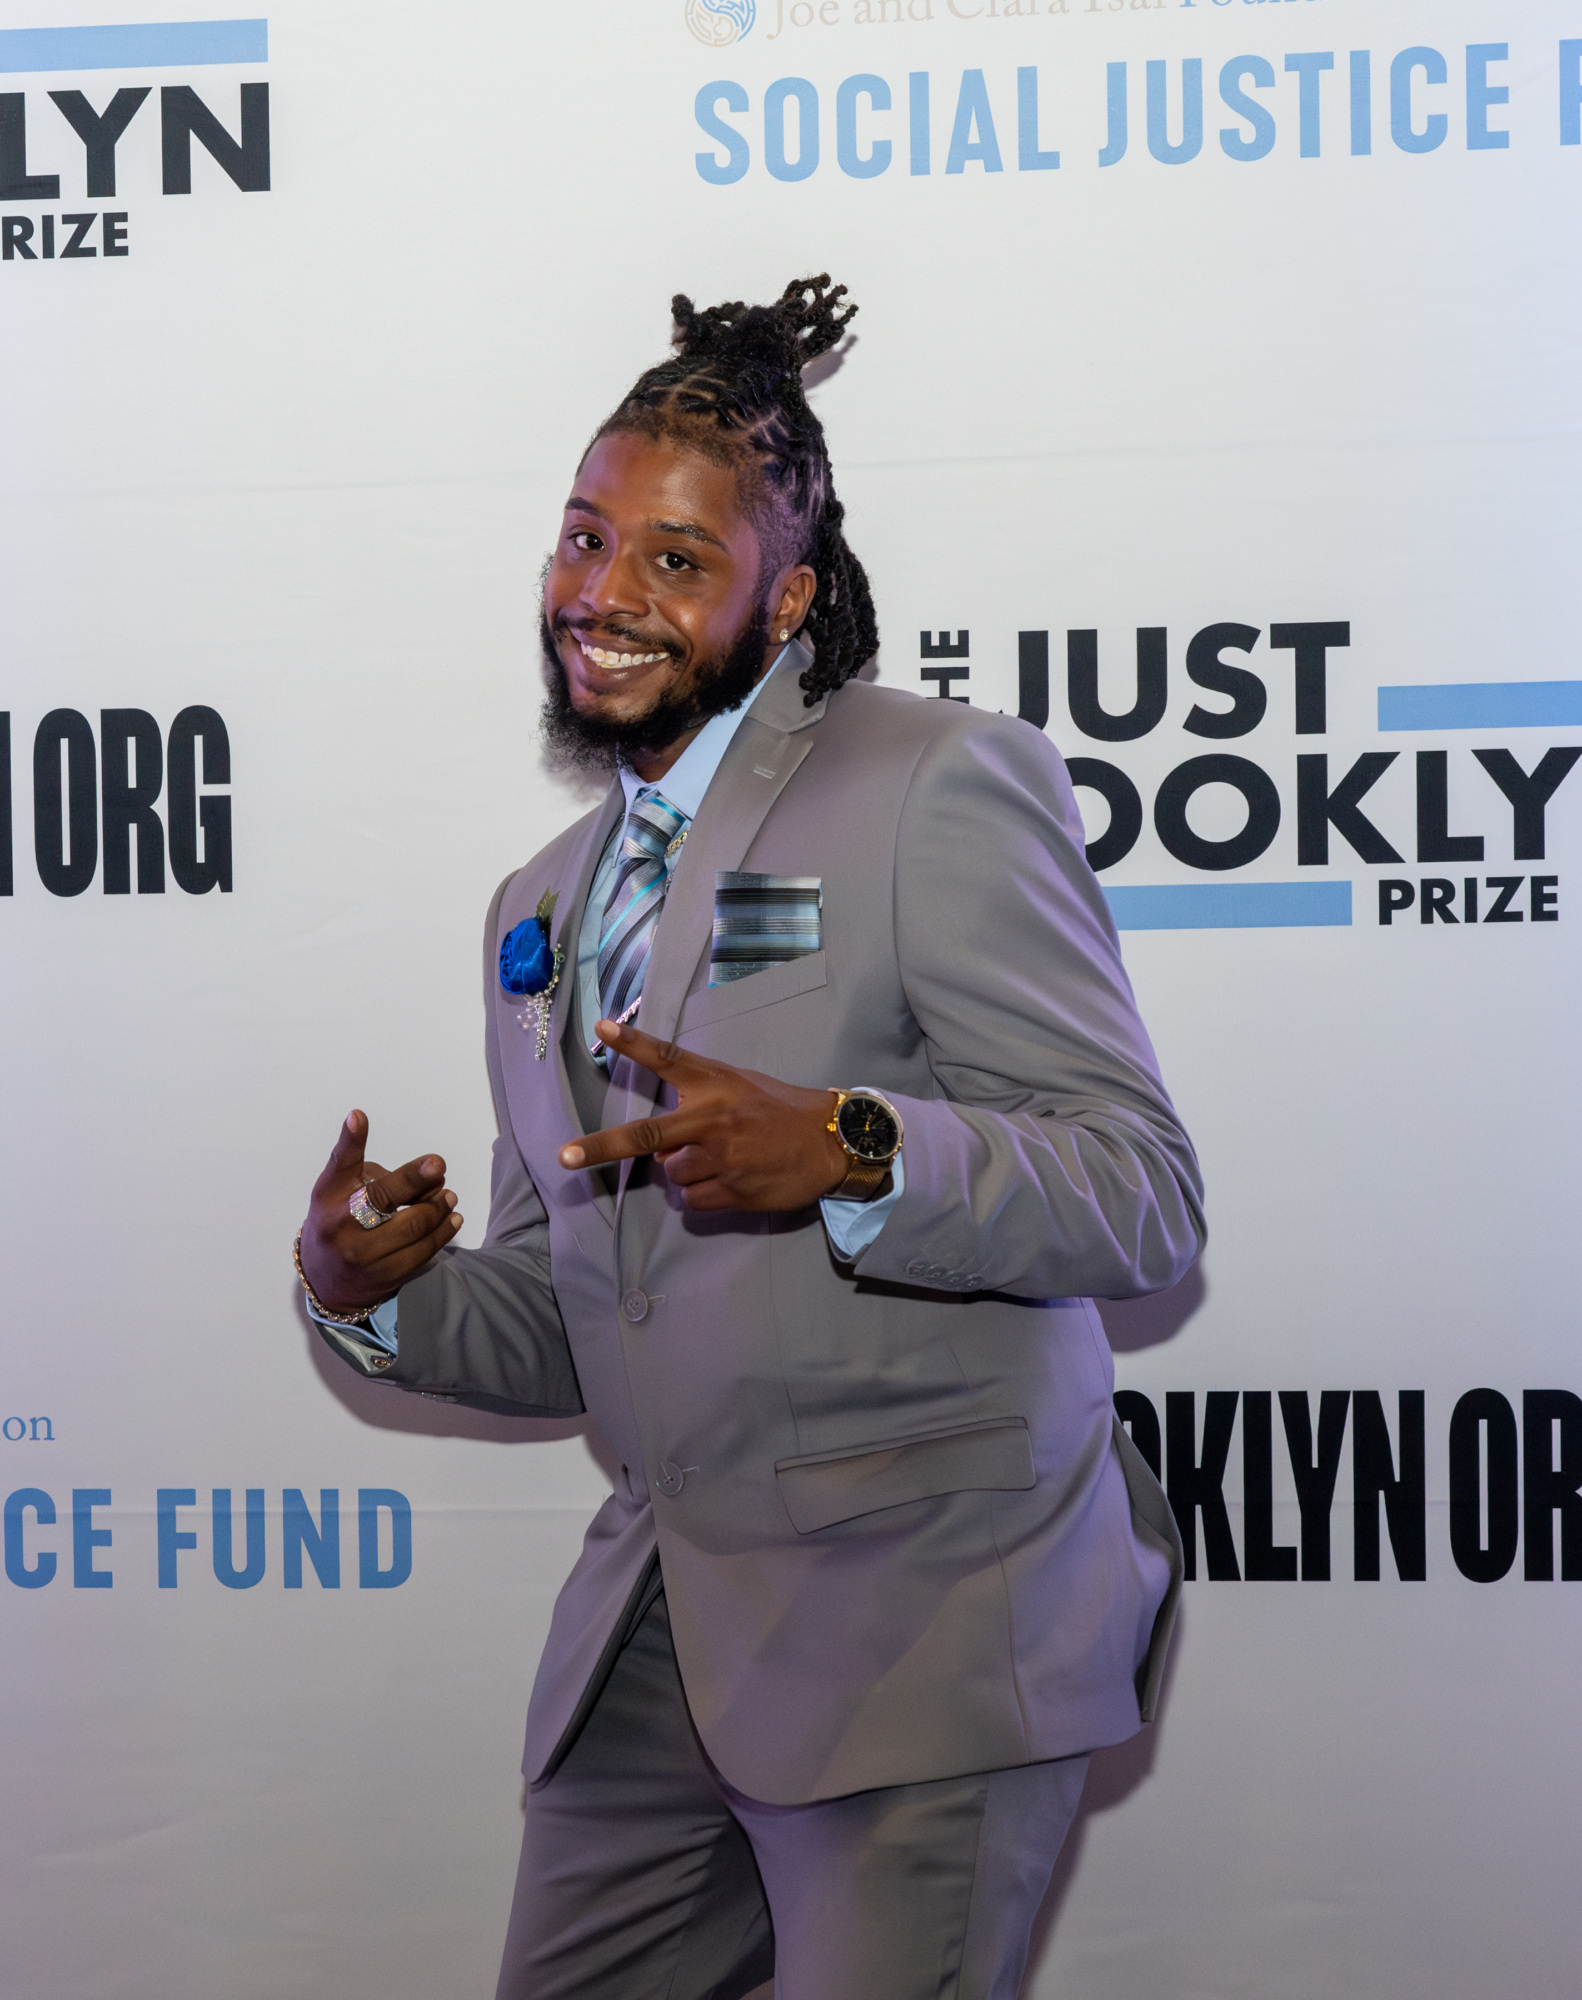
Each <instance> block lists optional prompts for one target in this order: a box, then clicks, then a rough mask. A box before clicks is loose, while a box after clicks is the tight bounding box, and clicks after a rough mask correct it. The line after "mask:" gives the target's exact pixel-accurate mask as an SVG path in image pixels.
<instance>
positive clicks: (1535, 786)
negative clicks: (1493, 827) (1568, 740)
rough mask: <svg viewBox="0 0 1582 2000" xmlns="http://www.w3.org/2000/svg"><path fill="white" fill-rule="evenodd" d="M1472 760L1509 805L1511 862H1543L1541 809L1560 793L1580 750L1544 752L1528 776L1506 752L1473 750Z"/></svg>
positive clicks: (1542, 820) (1580, 753)
mask: <svg viewBox="0 0 1582 2000" xmlns="http://www.w3.org/2000/svg"><path fill="white" fill-rule="evenodd" d="M1472 754H1473V756H1474V757H1476V758H1477V760H1478V762H1479V763H1480V764H1481V765H1482V766H1483V768H1484V770H1485V771H1487V772H1488V774H1489V776H1490V777H1491V778H1492V779H1493V780H1494V782H1495V784H1497V785H1498V786H1499V788H1500V790H1501V791H1502V792H1503V793H1504V794H1505V796H1506V798H1508V799H1509V800H1510V802H1511V820H1512V841H1513V846H1512V851H1511V859H1512V860H1513V861H1542V860H1543V858H1544V808H1545V806H1547V805H1548V803H1549V801H1550V800H1551V799H1552V798H1553V797H1554V795H1555V793H1556V792H1557V791H1558V790H1559V789H1560V785H1561V781H1562V780H1563V779H1564V778H1565V776H1566V774H1567V773H1568V772H1569V771H1570V769H1571V767H1572V765H1573V764H1575V762H1576V760H1577V759H1578V758H1579V757H1582V750H1578V749H1565V750H1561V749H1555V750H1546V751H1545V752H1544V754H1543V756H1542V757H1540V758H1539V760H1538V763H1537V766H1536V768H1535V769H1534V770H1532V771H1531V772H1527V771H1524V770H1523V769H1522V767H1521V765H1520V764H1518V763H1517V761H1516V759H1515V758H1514V757H1513V756H1512V755H1511V753H1510V751H1509V750H1474V751H1473V753H1472Z"/></svg>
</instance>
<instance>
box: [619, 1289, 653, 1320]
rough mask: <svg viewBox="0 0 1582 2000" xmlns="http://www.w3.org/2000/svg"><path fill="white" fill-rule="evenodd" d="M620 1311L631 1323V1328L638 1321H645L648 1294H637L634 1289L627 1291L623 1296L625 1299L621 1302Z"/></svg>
mask: <svg viewBox="0 0 1582 2000" xmlns="http://www.w3.org/2000/svg"><path fill="white" fill-rule="evenodd" d="M621 1311H622V1313H623V1314H624V1315H625V1316H626V1318H627V1319H629V1320H630V1321H631V1322H632V1324H633V1326H635V1325H636V1324H637V1322H638V1321H639V1320H640V1319H647V1317H648V1294H647V1293H646V1292H639V1291H637V1290H635V1289H633V1290H632V1291H629V1292H628V1293H627V1294H626V1295H625V1297H624V1298H623V1299H622V1300H621Z"/></svg>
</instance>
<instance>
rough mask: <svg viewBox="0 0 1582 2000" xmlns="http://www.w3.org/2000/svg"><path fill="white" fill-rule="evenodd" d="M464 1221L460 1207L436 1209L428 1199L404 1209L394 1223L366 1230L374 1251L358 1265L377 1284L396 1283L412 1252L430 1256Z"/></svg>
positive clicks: (441, 1246) (408, 1264)
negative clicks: (360, 1265)
mask: <svg viewBox="0 0 1582 2000" xmlns="http://www.w3.org/2000/svg"><path fill="white" fill-rule="evenodd" d="M465 1220H466V1218H465V1217H464V1216H463V1215H462V1213H461V1211H460V1209H454V1208H444V1207H439V1208H436V1207H434V1206H432V1205H431V1204H430V1203H428V1202H420V1203H418V1205H417V1206H416V1207H415V1208H404V1209H403V1210H402V1211H401V1213H400V1215H399V1216H398V1217H397V1219H396V1220H395V1221H394V1222H390V1223H386V1224H385V1225H384V1226H383V1227H382V1228H380V1229H374V1230H370V1231H369V1232H368V1236H367V1241H368V1247H369V1249H370V1250H372V1251H373V1252H374V1253H375V1254H374V1255H373V1256H371V1257H370V1258H369V1260H368V1262H367V1263H366V1264H364V1265H362V1267H361V1268H362V1270H363V1272H364V1273H365V1274H366V1275H367V1276H368V1277H370V1278H373V1279H376V1280H377V1281H378V1282H379V1283H380V1284H386V1283H399V1282H400V1275H399V1274H400V1273H401V1272H403V1271H405V1270H407V1269H409V1268H410V1265H411V1260H412V1258H413V1256H414V1255H415V1254H418V1253H421V1255H422V1256H423V1257H424V1258H428V1257H431V1256H433V1254H434V1252H435V1251H436V1250H440V1249H443V1248H444V1246H445V1245H446V1244H447V1243H448V1242H449V1241H450V1240H451V1238H452V1237H453V1236H454V1235H455V1234H456V1232H457V1230H459V1229H460V1228H461V1226H462V1223H463V1222H464V1221H465Z"/></svg>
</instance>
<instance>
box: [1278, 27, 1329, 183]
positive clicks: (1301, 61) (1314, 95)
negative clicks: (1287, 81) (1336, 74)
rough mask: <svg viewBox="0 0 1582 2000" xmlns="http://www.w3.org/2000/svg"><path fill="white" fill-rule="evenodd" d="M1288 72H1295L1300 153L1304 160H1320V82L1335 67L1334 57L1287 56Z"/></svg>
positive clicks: (1313, 54) (1319, 55) (1314, 54)
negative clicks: (1328, 70)
mask: <svg viewBox="0 0 1582 2000" xmlns="http://www.w3.org/2000/svg"><path fill="white" fill-rule="evenodd" d="M1285 66H1286V69H1287V70H1295V71H1296V74H1297V77H1298V83H1297V92H1298V98H1297V102H1298V106H1299V114H1298V115H1299V118H1300V130H1301V144H1300V149H1299V150H1300V152H1301V156H1302V158H1303V159H1304V160H1316V159H1317V158H1318V82H1319V78H1320V77H1321V76H1322V75H1323V74H1324V72H1325V70H1326V69H1333V68H1334V67H1335V58H1334V57H1333V56H1332V55H1327V54H1318V53H1312V54H1307V55H1299V56H1287V57H1286V59H1285Z"/></svg>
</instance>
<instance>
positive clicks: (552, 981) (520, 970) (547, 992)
mask: <svg viewBox="0 0 1582 2000" xmlns="http://www.w3.org/2000/svg"><path fill="white" fill-rule="evenodd" d="M557 900H558V897H557V893H556V891H555V890H553V889H546V890H545V891H544V893H543V895H542V896H540V897H539V899H538V908H537V909H536V910H535V911H534V912H533V914H532V916H530V917H526V918H524V919H523V921H522V922H521V923H519V924H517V925H516V926H515V927H514V928H513V929H511V930H509V931H507V932H506V934H505V937H504V939H503V940H502V941H501V944H500V984H501V986H503V987H504V989H505V990H506V992H507V993H515V994H519V995H520V996H521V997H522V998H523V999H525V1000H526V1001H527V1005H526V1006H525V1007H524V1008H523V1009H522V1012H521V1013H520V1014H519V1015H518V1017H517V1018H518V1019H519V1020H520V1021H521V1023H522V1026H523V1027H524V1028H532V1029H534V1030H536V1032H537V1042H536V1045H535V1047H534V1051H533V1053H534V1054H535V1055H536V1056H537V1058H538V1060H539V1061H540V1062H542V1061H543V1060H544V1057H545V1055H546V1054H547V1052H548V1049H549V1011H550V1008H551V1006H552V1005H553V1003H554V998H555V988H556V987H557V986H558V985H559V984H560V968H561V967H562V966H563V965H564V964H565V962H566V953H565V948H564V946H562V945H558V944H552V943H551V942H550V937H549V926H550V923H551V922H552V920H553V918H554V915H555V904H556V902H557Z"/></svg>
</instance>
